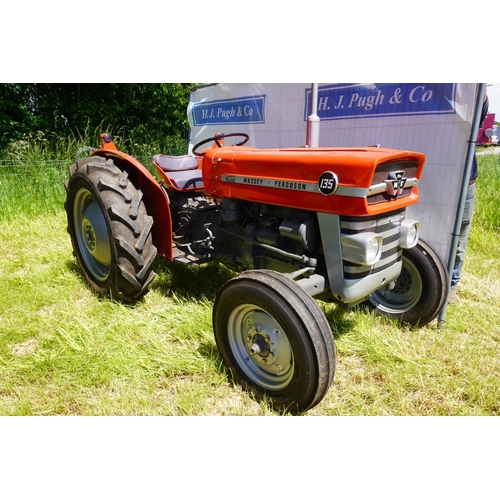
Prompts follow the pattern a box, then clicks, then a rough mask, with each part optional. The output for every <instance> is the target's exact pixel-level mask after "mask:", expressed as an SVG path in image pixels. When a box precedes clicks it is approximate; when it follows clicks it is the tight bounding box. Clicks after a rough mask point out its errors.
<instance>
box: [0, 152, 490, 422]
mask: <svg viewBox="0 0 500 500" xmlns="http://www.w3.org/2000/svg"><path fill="white" fill-rule="evenodd" d="M479 166H480V173H481V175H480V178H479V182H478V199H477V214H478V215H477V217H475V220H474V224H473V229H472V232H471V236H470V240H469V245H468V248H467V257H466V260H465V265H464V270H463V271H464V273H463V280H462V282H461V283H460V285H459V297H460V303H459V305H450V306H448V308H447V315H446V322H445V325H444V327H443V328H442V329H438V328H437V322H434V323H432V324H430V325H428V326H426V327H424V328H420V329H412V328H407V327H403V328H401V327H400V326H398V325H397V324H396V323H394V322H392V321H390V320H388V319H387V318H380V317H376V316H374V315H373V314H371V313H370V312H369V311H366V310H354V311H344V310H342V309H339V308H336V307H335V306H332V305H328V304H323V303H320V304H321V307H322V308H323V310H324V312H325V314H326V317H327V319H328V321H329V323H330V325H331V327H332V331H333V334H334V336H335V341H336V346H337V372H336V376H335V380H334V383H333V385H332V387H331V389H330V391H329V392H328V394H327V395H326V397H325V399H324V400H323V401H322V402H321V403H320V404H319V405H318V406H317V407H315V408H313V409H312V410H310V411H309V412H308V415H320V416H327V415H498V414H500V406H499V402H500V366H499V365H500V362H499V359H500V356H499V342H500V329H499V327H498V325H499V324H500V307H499V305H498V304H499V303H500V273H499V272H498V269H499V268H500V238H499V231H500V228H499V227H498V222H497V221H498V220H500V219H499V217H498V214H499V213H500V208H499V207H498V203H496V204H495V202H494V201H493V202H492V201H491V200H492V199H493V200H496V199H497V198H498V195H497V193H498V189H497V188H496V187H494V186H497V179H499V178H500V167H499V158H498V157H497V156H496V155H495V156H493V155H488V156H487V157H486V156H485V157H481V158H480V160H479ZM26 168H28V167H20V168H14V167H9V169H7V170H6V169H5V168H4V169H1V171H0V206H1V210H0V222H1V224H2V231H1V232H0V415H275V413H273V412H272V410H270V409H269V408H268V407H267V406H266V405H265V404H264V403H257V402H255V401H254V400H253V399H252V397H251V396H250V395H249V394H247V393H246V392H244V391H242V390H241V389H240V388H239V387H238V386H236V385H235V384H233V382H232V380H231V378H230V376H229V374H228V373H227V370H226V368H225V366H224V364H223V362H222V360H221V357H220V355H219V353H218V350H217V347H216V344H215V340H214V336H213V332H212V305H213V301H214V298H215V295H216V293H217V290H218V289H219V288H220V286H222V284H223V283H224V282H226V281H227V280H228V279H229V278H230V277H231V276H233V274H232V273H231V272H230V271H229V270H227V269H226V268H224V267H223V266H222V265H217V264H210V265H207V266H202V267H199V268H188V267H185V266H181V265H176V264H173V263H170V262H168V261H166V260H165V259H161V258H158V259H157V261H156V262H155V271H156V272H157V275H158V276H157V278H156V279H155V281H154V282H153V285H152V287H151V290H150V292H149V293H148V294H147V295H146V296H145V297H144V299H143V300H141V301H140V302H138V303H137V304H134V305H124V304H122V303H119V302H116V301H113V300H111V299H109V298H99V297H98V296H96V295H95V294H94V293H92V292H91V290H90V288H89V287H88V285H87V284H86V282H85V281H84V279H83V277H82V275H81V273H80V270H79V268H78V266H77V264H76V260H75V258H74V257H73V255H72V248H71V244H70V240H69V236H68V234H67V232H66V215H65V213H64V211H63V209H62V205H63V202H64V188H63V184H62V182H63V180H64V178H65V176H66V173H65V171H63V170H62V169H61V168H60V167H58V166H53V167H51V169H45V170H43V172H44V173H43V174H41V173H40V172H41V171H38V173H37V179H38V186H37V185H33V183H32V182H31V181H32V179H33V176H31V175H28V174H27V171H26V170H23V169H26ZM16 179H17V180H16ZM493 187H494V188H493ZM492 190H493V191H495V190H496V191H495V192H492ZM484 204H486V205H487V206H488V208H487V209H486V210H484V206H485V205H484Z"/></svg>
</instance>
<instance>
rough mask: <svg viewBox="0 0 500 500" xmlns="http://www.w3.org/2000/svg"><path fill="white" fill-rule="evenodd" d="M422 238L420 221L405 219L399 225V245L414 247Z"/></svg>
mask: <svg viewBox="0 0 500 500" xmlns="http://www.w3.org/2000/svg"><path fill="white" fill-rule="evenodd" d="M419 238H420V222H419V221H416V220H411V219H405V220H404V221H403V222H402V223H401V225H400V226H399V246H400V247H401V248H413V247H414V246H415V245H416V244H417V243H418V239H419Z"/></svg>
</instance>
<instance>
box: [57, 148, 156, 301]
mask: <svg viewBox="0 0 500 500" xmlns="http://www.w3.org/2000/svg"><path fill="white" fill-rule="evenodd" d="M69 174H70V177H69V180H68V181H67V182H66V183H65V187H66V193H67V197H66V203H65V205H64V206H65V209H66V214H67V220H68V232H69V234H70V237H71V242H72V245H73V249H74V252H75V255H76V258H77V261H78V264H79V265H80V268H81V270H82V273H83V275H84V277H85V279H86V280H87V282H88V283H89V284H90V286H91V287H92V288H93V289H94V290H95V291H96V292H98V293H99V294H106V293H110V294H111V295H112V296H113V297H114V298H117V299H119V300H123V301H125V302H134V301H136V300H137V299H139V298H140V297H142V296H143V295H144V294H146V293H147V291H148V287H149V284H150V283H151V281H152V280H153V278H154V276H155V273H154V271H153V270H152V265H153V261H154V259H155V257H156V247H155V246H154V245H153V243H152V234H151V228H152V225H153V219H152V217H150V216H148V214H147V213H146V208H145V206H144V203H143V201H142V192H141V191H140V190H137V189H136V188H135V186H134V185H133V184H132V182H131V181H130V179H129V178H128V173H127V172H126V171H124V170H121V169H120V168H118V167H117V166H116V165H115V164H114V163H113V161H112V160H106V159H105V158H101V157H98V156H96V157H88V158H83V159H81V160H78V161H77V162H76V163H75V164H74V165H72V166H71V167H70V169H69Z"/></svg>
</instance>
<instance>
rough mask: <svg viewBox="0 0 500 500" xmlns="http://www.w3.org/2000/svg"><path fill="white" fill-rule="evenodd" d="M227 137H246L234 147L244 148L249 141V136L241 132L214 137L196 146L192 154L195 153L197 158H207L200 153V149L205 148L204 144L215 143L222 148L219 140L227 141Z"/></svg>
mask: <svg viewBox="0 0 500 500" xmlns="http://www.w3.org/2000/svg"><path fill="white" fill-rule="evenodd" d="M226 137H244V139H243V140H242V141H241V142H237V143H236V144H233V146H243V144H246V143H247V142H248V139H249V137H248V134H243V133H240V132H235V133H234V134H217V135H214V136H213V137H209V138H208V139H205V140H204V141H201V142H199V143H198V144H195V146H194V147H193V149H192V150H191V153H193V154H194V155H196V156H205V153H198V148H199V147H200V146H203V144H206V143H207V142H212V141H215V144H217V146H219V148H221V147H222V144H221V143H220V142H219V139H225V138H226Z"/></svg>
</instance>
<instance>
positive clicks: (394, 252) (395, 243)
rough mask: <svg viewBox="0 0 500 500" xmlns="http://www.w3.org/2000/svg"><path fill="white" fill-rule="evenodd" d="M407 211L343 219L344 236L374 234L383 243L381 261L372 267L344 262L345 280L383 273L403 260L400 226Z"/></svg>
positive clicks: (341, 220)
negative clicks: (380, 238) (381, 239)
mask: <svg viewBox="0 0 500 500" xmlns="http://www.w3.org/2000/svg"><path fill="white" fill-rule="evenodd" d="M405 213H406V211H405V210H404V209H403V210H396V211H394V212H389V213H386V214H383V215H379V216H376V217H341V218H340V228H341V231H342V234H357V233H362V232H372V233H377V234H380V235H381V236H382V238H383V241H382V256H381V259H380V260H379V261H378V262H377V263H375V264H374V265H372V266H366V265H361V264H354V263H352V262H347V261H343V269H344V278H345V279H359V278H364V277H365V276H368V275H369V274H374V273H376V272H378V271H382V270H383V269H386V268H388V267H390V266H392V265H393V264H395V263H396V262H397V261H398V260H400V259H401V254H402V250H401V249H400V248H399V226H400V224H401V222H402V221H403V219H404V218H405Z"/></svg>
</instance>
